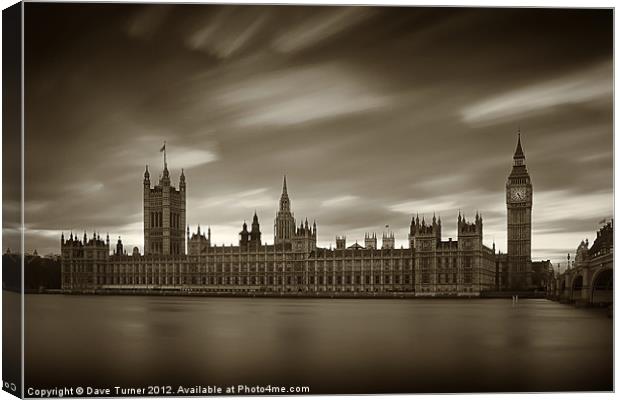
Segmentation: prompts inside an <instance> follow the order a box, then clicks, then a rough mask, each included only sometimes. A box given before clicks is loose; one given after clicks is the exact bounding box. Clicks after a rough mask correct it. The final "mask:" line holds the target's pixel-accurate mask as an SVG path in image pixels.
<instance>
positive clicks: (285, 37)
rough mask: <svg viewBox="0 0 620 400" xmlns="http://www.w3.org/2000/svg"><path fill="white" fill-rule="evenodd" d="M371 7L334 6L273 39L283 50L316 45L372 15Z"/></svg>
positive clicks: (280, 49) (292, 50)
mask: <svg viewBox="0 0 620 400" xmlns="http://www.w3.org/2000/svg"><path fill="white" fill-rule="evenodd" d="M373 14H374V11H373V9H372V8H371V7H333V8H330V9H328V10H326V11H325V12H323V13H319V14H318V15H315V16H314V17H312V18H310V19H308V20H307V21H304V22H302V23H301V24H300V25H299V26H295V27H293V28H292V29H289V30H286V31H285V32H284V33H283V34H282V35H280V36H279V37H278V38H276V39H275V40H274V41H273V46H274V47H275V48H276V49H277V50H278V51H281V52H295V51H299V50H302V49H304V48H307V47H310V46H312V45H315V44H317V43H319V42H321V41H323V40H326V39H329V38H330V37H331V36H333V35H336V34H338V33H340V32H342V31H345V30H347V29H349V28H351V27H352V26H354V25H356V24H358V23H360V22H361V21H364V20H366V19H368V18H369V17H371V16H372V15H373Z"/></svg>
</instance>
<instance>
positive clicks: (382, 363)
mask: <svg viewBox="0 0 620 400" xmlns="http://www.w3.org/2000/svg"><path fill="white" fill-rule="evenodd" d="M612 322H613V321H612V319H611V318H608V317H607V316H606V314H605V312H604V311H602V310H594V309H577V308H574V307H573V306H569V305H563V304H558V303H555V302H551V301H547V300H521V301H520V302H519V305H518V306H516V307H515V306H513V305H512V304H511V301H510V300H503V299H498V300H491V299H475V300H466V299H463V300H457V299H454V300H366V299H364V300H355V299H351V300H346V299H284V298H282V299H269V298H260V299H259V298H205V297H163V296H153V297H141V296H63V295H28V296H26V321H25V340H26V341H25V345H26V363H25V373H26V387H28V386H33V387H51V386H58V385H82V386H85V385H98V386H107V387H111V386H115V385H141V386H142V385H178V384H185V385H203V386H206V385H221V386H224V385H238V384H245V385H248V386H249V385H268V384H271V385H307V386H310V389H311V393H315V394H317V393H397V392H400V393H403V392H409V393H411V392H471V391H475V392H480V391H511V392H513V391H565V390H588V391H593V390H612V380H613V379H612V371H613V368H612V363H613V350H612V348H613V326H612Z"/></svg>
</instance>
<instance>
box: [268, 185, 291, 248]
mask: <svg viewBox="0 0 620 400" xmlns="http://www.w3.org/2000/svg"><path fill="white" fill-rule="evenodd" d="M273 232H274V243H275V244H276V245H279V244H284V243H292V239H293V236H295V218H294V217H293V213H292V212H291V201H290V199H289V197H288V189H287V187H286V175H285V176H284V180H283V182H282V195H281V196H280V208H279V210H278V212H277V213H276V219H275V222H274V226H273Z"/></svg>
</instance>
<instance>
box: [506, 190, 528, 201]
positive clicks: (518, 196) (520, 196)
mask: <svg viewBox="0 0 620 400" xmlns="http://www.w3.org/2000/svg"><path fill="white" fill-rule="evenodd" d="M526 196H527V193H526V190H525V188H524V187H517V188H512V189H510V199H511V200H514V201H525V198H526Z"/></svg>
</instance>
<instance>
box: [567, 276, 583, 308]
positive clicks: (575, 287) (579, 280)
mask: <svg viewBox="0 0 620 400" xmlns="http://www.w3.org/2000/svg"><path fill="white" fill-rule="evenodd" d="M582 288H583V275H581V274H579V275H575V276H574V277H573V281H572V282H571V287H570V299H571V300H572V301H575V300H580V299H581V289H582Z"/></svg>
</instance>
